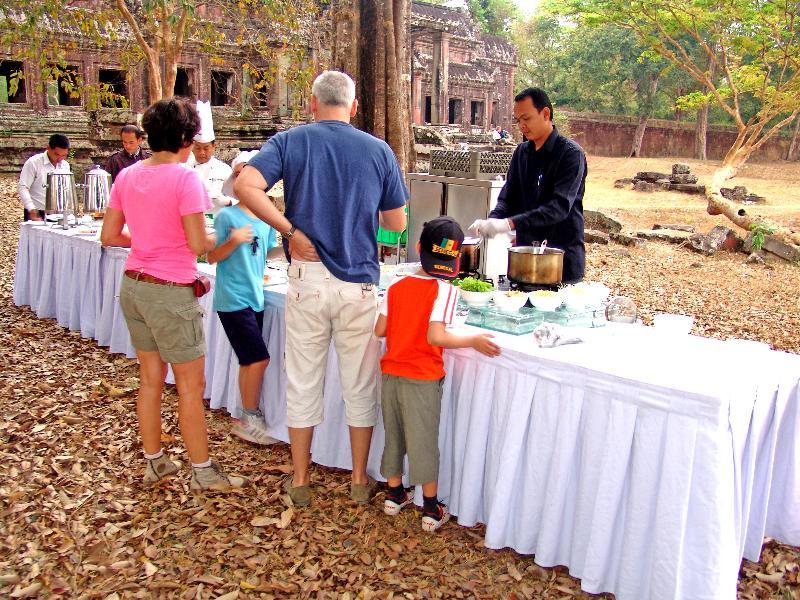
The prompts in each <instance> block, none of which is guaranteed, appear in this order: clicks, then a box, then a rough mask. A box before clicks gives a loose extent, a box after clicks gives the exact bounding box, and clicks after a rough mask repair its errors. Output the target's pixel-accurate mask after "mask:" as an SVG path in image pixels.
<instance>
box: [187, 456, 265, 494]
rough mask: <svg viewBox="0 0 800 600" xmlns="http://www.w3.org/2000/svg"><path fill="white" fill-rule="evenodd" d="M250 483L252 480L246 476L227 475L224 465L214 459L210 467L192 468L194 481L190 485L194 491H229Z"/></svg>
mask: <svg viewBox="0 0 800 600" xmlns="http://www.w3.org/2000/svg"><path fill="white" fill-rule="evenodd" d="M248 485H250V482H249V481H248V480H247V479H246V478H244V477H237V476H235V475H226V474H225V471H223V470H222V467H220V466H219V465H218V464H217V463H216V462H214V461H213V460H212V461H211V466H210V467H202V468H200V469H198V468H197V467H194V468H192V483H191V484H190V486H189V487H190V489H192V490H194V491H212V492H229V491H231V490H233V489H235V488H243V487H247V486H248Z"/></svg>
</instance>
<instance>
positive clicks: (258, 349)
mask: <svg viewBox="0 0 800 600" xmlns="http://www.w3.org/2000/svg"><path fill="white" fill-rule="evenodd" d="M217 315H218V316H219V320H220V322H221V323H222V328H223V329H224V330H225V335H227V336H228V341H229V342H230V343H231V346H233V351H234V352H235V353H236V358H238V359H239V364H240V365H243V366H246V365H252V364H253V363H257V362H259V361H262V360H269V352H267V345H266V343H264V336H263V335H262V333H261V330H262V328H263V325H264V311H263V310H262V311H261V312H256V311H254V310H253V309H252V308H244V309H242V310H235V311H233V312H217Z"/></svg>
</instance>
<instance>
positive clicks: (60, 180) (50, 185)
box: [44, 171, 75, 213]
mask: <svg viewBox="0 0 800 600" xmlns="http://www.w3.org/2000/svg"><path fill="white" fill-rule="evenodd" d="M45 187H46V188H47V191H46V192H45V195H44V209H45V211H47V212H49V213H63V212H65V211H68V212H74V211H75V176H74V175H73V174H72V173H60V172H58V171H55V172H53V173H48V174H47V184H46V185H45Z"/></svg>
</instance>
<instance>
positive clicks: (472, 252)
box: [458, 239, 481, 275]
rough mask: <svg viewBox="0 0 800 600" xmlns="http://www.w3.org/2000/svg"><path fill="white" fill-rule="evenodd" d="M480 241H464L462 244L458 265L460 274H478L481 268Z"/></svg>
mask: <svg viewBox="0 0 800 600" xmlns="http://www.w3.org/2000/svg"><path fill="white" fill-rule="evenodd" d="M480 243H481V241H480V239H476V240H474V241H473V240H470V241H469V242H468V241H467V240H464V242H463V243H462V244H461V257H460V259H459V263H458V274H459V275H461V274H464V273H477V272H478V270H480V266H481V248H480Z"/></svg>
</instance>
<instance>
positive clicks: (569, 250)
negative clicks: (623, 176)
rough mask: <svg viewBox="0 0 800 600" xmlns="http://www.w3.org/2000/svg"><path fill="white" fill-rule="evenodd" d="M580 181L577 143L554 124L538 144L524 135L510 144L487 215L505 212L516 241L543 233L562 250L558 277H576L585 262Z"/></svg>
mask: <svg viewBox="0 0 800 600" xmlns="http://www.w3.org/2000/svg"><path fill="white" fill-rule="evenodd" d="M585 182H586V155H585V154H584V152H583V149H582V148H581V147H580V146H579V145H578V144H576V143H575V142H573V141H572V140H570V139H568V138H566V137H564V136H563V135H561V134H559V133H558V130H556V129H555V128H554V129H553V132H552V133H551V134H550V136H549V137H548V138H547V141H545V143H544V144H543V145H542V147H541V148H539V150H536V146H535V145H534V144H533V142H530V141H528V142H524V143H522V144H520V145H519V146H517V149H516V150H514V156H513V157H512V158H511V165H510V166H509V168H508V176H507V177H506V183H505V185H504V186H503V189H502V190H501V191H500V195H499V197H498V200H497V206H496V207H495V208H494V210H492V212H491V213H489V217H490V218H493V219H502V218H510V219H511V220H512V221H513V222H514V227H515V228H516V231H517V242H516V244H517V245H518V246H529V245H530V243H531V242H533V241H539V242H541V241H542V240H544V239H546V240H547V245H548V246H552V247H555V248H561V249H562V250H564V273H563V276H562V279H563V281H565V282H568V281H575V280H578V279H581V278H582V277H583V274H584V269H585V263H586V257H585V254H586V253H585V249H584V245H583V192H584V188H585Z"/></svg>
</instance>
